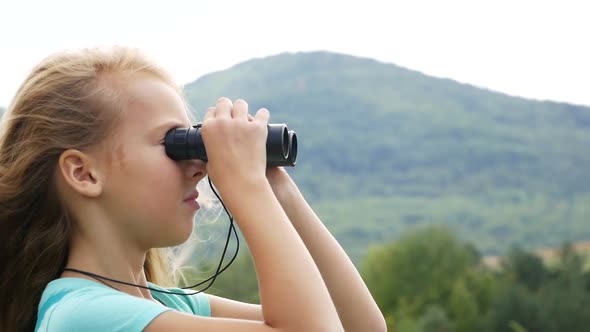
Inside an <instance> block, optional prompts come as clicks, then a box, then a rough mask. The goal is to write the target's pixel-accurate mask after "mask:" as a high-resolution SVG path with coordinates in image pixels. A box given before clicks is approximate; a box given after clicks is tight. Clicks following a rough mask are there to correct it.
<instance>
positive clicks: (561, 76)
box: [0, 0, 590, 106]
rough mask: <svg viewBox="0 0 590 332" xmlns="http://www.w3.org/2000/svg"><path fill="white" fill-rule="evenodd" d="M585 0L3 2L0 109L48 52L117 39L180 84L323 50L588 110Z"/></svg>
mask: <svg viewBox="0 0 590 332" xmlns="http://www.w3.org/2000/svg"><path fill="white" fill-rule="evenodd" d="M586 3H590V2H588V1H569V0H560V1H557V0H555V1H543V0H537V1H528V0H527V1H524V0H512V1H505V0H493V1H477V0H472V1H458V0H446V1H440V0H439V1H436V0H433V1H418V0H406V1H386V0H383V1H375V0H363V1H357V0H349V1H348V0H340V1H321V0H296V1H278V0H276V1H263V0H244V1H221V0H219V1H214V0H208V1H200V0H186V1H180V0H177V1H175V0H168V1H149V0H144V1H123V0H117V1H115V0H100V1H82V0H79V1H73V0H51V1H31V0H19V1H17V0H0V60H1V61H0V105H4V106H7V105H8V103H9V102H10V99H11V98H12V96H13V94H14V92H15V91H16V89H17V88H18V86H19V85H20V83H21V82H22V80H23V79H24V77H25V75H26V74H27V73H28V72H29V71H30V70H31V68H32V67H33V66H34V65H35V64H36V63H37V62H38V61H39V60H41V59H42V58H44V57H45V56H47V55H48V54H50V53H52V52H54V51H58V50H61V49H65V48H77V47H85V46H95V45H113V44H121V45H130V46H137V47H140V48H142V49H144V50H145V51H146V53H148V54H149V55H150V56H151V57H152V58H154V59H156V60H157V61H158V62H159V63H161V64H162V65H163V66H164V67H166V68H168V69H169V70H170V71H171V72H172V74H173V75H174V76H175V77H176V79H177V80H178V82H179V83H186V82H189V81H192V80H195V79H197V78H198V77H199V76H201V75H203V74H206V73H209V72H212V71H217V70H222V69H226V68H228V67H230V66H232V65H234V64H236V63H239V62H241V61H245V60H248V59H251V58H253V57H263V56H268V55H274V54H277V53H281V52H285V51H291V52H295V51H311V50H329V51H336V52H341V53H348V54H353V55H358V56H364V57H370V58H374V59H377V60H380V61H383V62H387V63H395V64H397V65H400V66H403V67H407V68H410V69H415V70H418V71H421V72H423V73H426V74H429V75H433V76H438V77H446V78H451V79H455V80H458V81H460V82H466V83H471V84H475V85H478V86H482V87H486V88H489V89H492V90H496V91H500V92H505V93H508V94H511V95H518V96H523V97H527V98H535V99H550V100H556V101H565V102H571V103H577V104H584V105H590V46H589V45H590V5H588V4H586Z"/></svg>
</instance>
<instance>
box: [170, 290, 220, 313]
mask: <svg viewBox="0 0 590 332" xmlns="http://www.w3.org/2000/svg"><path fill="white" fill-rule="evenodd" d="M169 290H171V291H174V292H184V293H185V294H190V293H193V292H194V291H193V290H191V289H181V288H169ZM179 298H180V299H182V301H183V302H185V303H186V304H187V305H188V306H189V308H190V310H191V311H192V313H193V314H195V315H198V316H204V317H211V305H210V304H209V296H208V295H207V294H205V293H198V294H195V295H189V296H179Z"/></svg>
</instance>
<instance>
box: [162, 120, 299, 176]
mask: <svg viewBox="0 0 590 332" xmlns="http://www.w3.org/2000/svg"><path fill="white" fill-rule="evenodd" d="M164 145H165V147H166V154H167V155H168V157H170V158H172V159H174V160H185V159H200V160H203V161H204V162H207V151H205V144H203V139H202V137H201V124H197V125H195V126H192V127H188V128H174V129H171V130H170V131H168V132H167V133H166V138H165V140H164ZM296 162H297V135H296V134H295V132H294V131H293V130H288V129H287V125H285V124H283V123H281V124H269V125H268V136H267V138H266V165H267V166H289V167H293V166H295V164H296Z"/></svg>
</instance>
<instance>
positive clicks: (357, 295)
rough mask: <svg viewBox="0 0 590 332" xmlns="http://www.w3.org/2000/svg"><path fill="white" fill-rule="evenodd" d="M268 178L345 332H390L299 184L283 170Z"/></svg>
mask: <svg viewBox="0 0 590 332" xmlns="http://www.w3.org/2000/svg"><path fill="white" fill-rule="evenodd" d="M267 178H268V179H269V182H270V184H271V186H272V188H273V191H274V193H275V195H276V197H277V198H278V200H279V202H280V204H281V206H282V207H283V209H284V210H285V212H286V214H287V216H288V217H289V220H290V221H291V223H292V224H293V226H294V227H295V228H296V229H297V232H298V233H299V235H300V237H301V239H303V242H304V243H305V245H306V247H307V249H308V250H309V252H310V253H311V255H312V256H313V259H314V261H315V263H316V264H317V266H318V268H319V270H320V272H321V274H322V277H323V279H324V282H325V283H326V285H327V287H328V290H329V292H330V295H331V297H332V300H333V301H334V304H335V305H336V309H337V310H338V314H339V316H340V320H341V321H342V324H343V325H344V329H345V331H359V332H360V331H387V327H386V324H385V319H384V318H383V315H382V313H381V311H380V310H379V308H378V307H377V304H376V303H375V301H374V300H373V297H372V296H371V294H370V293H369V290H368V289H367V286H366V285H365V283H364V281H363V279H362V278H361V276H360V275H359V273H358V272H357V270H356V268H355V266H354V265H353V264H352V262H351V260H350V259H349V258H348V256H347V255H346V253H345V252H344V250H343V249H342V247H341V246H340V244H339V243H338V242H337V241H336V239H335V238H334V237H333V236H332V234H330V232H329V231H328V229H327V228H326V227H325V226H324V224H323V223H322V222H321V220H320V219H319V218H318V216H317V215H316V214H315V212H314V211H313V210H312V209H311V207H310V206H309V204H308V203H307V202H306V201H305V199H304V197H303V195H302V194H301V192H300V191H299V189H298V188H297V185H296V184H295V182H294V181H293V180H292V179H291V177H290V176H289V175H288V174H287V172H286V171H285V170H284V169H282V168H279V167H274V168H269V169H268V170H267Z"/></svg>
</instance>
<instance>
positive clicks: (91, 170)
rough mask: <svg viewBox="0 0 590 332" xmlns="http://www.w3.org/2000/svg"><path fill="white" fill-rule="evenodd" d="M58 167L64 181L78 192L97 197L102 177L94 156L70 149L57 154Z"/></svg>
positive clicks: (100, 189)
mask: <svg viewBox="0 0 590 332" xmlns="http://www.w3.org/2000/svg"><path fill="white" fill-rule="evenodd" d="M58 167H59V171H60V172H61V175H62V176H63V178H64V180H65V182H66V183H67V184H68V185H70V187H72V189H74V190H75V191H76V192H78V193H79V194H81V195H83V196H87V197H97V196H99V195H100V194H101V193H102V189H103V188H102V186H103V183H102V180H103V179H102V176H101V173H100V172H99V168H98V163H97V161H96V159H95V158H93V157H91V156H89V155H87V154H85V153H83V152H80V151H78V150H73V149H70V150H66V151H64V152H63V153H62V154H61V156H59V162H58Z"/></svg>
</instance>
